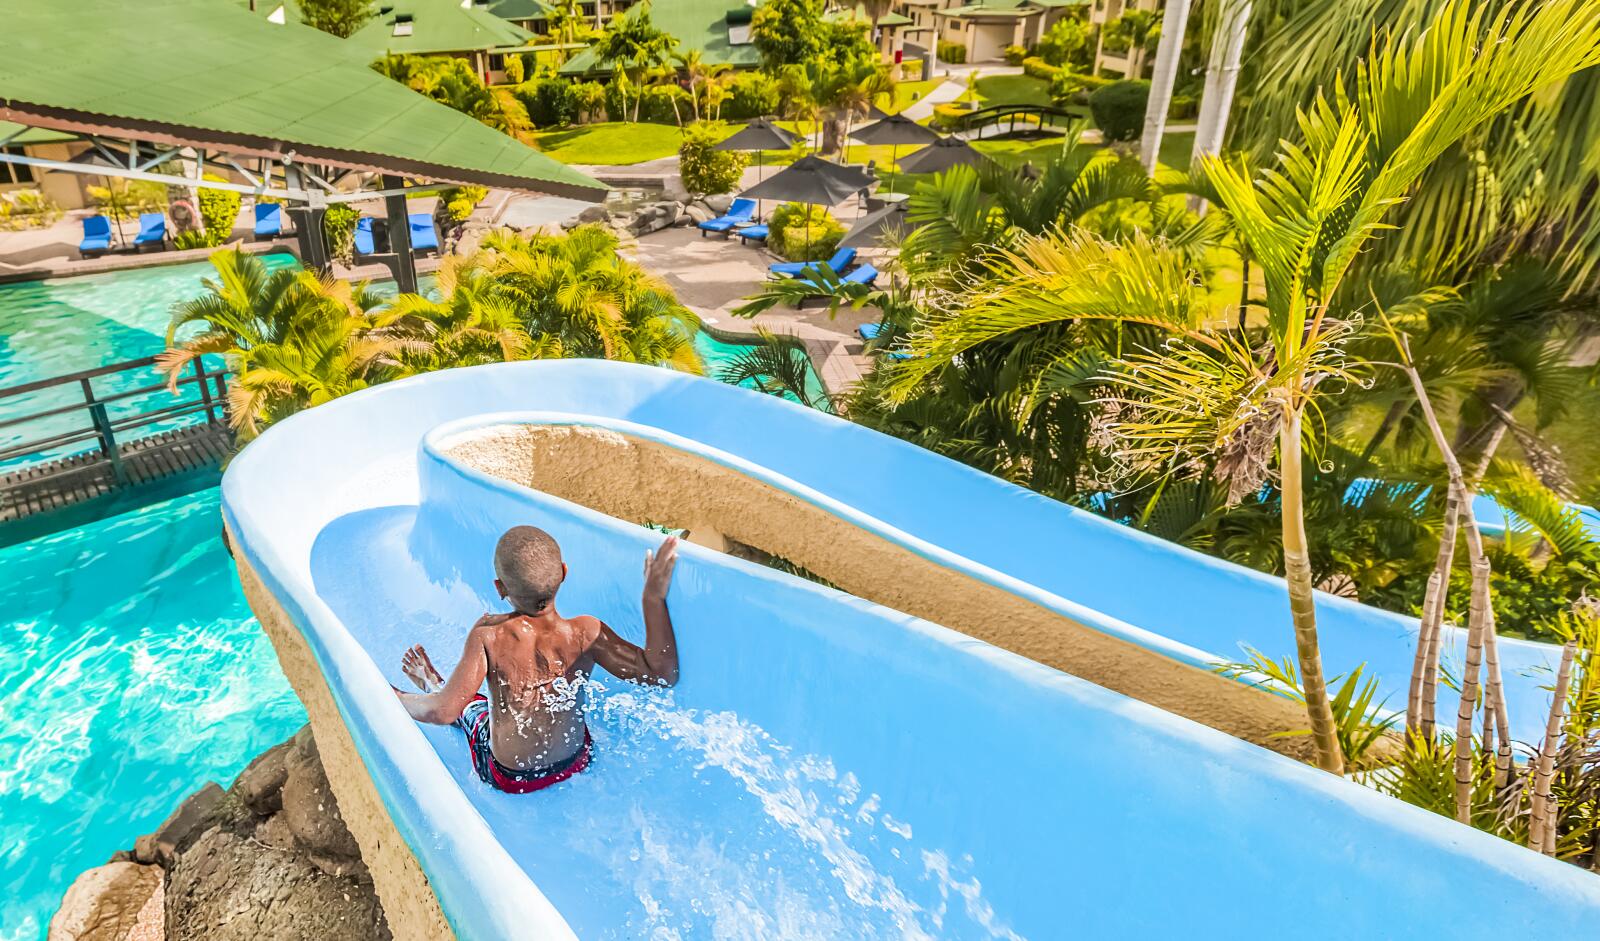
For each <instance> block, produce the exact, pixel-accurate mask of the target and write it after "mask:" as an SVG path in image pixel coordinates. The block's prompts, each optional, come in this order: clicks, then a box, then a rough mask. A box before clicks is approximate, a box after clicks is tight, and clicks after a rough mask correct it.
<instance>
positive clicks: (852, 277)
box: [804, 265, 878, 335]
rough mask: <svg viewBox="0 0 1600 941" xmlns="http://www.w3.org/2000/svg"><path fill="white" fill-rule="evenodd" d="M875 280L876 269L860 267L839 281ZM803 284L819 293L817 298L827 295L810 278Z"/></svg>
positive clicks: (869, 282) (849, 282) (854, 282)
mask: <svg viewBox="0 0 1600 941" xmlns="http://www.w3.org/2000/svg"><path fill="white" fill-rule="evenodd" d="M877 280H878V269H876V268H874V267H872V266H871V265H862V266H861V267H859V268H857V269H856V270H854V271H852V272H850V273H849V274H847V275H845V276H844V277H842V278H840V279H839V281H840V282H841V283H843V284H872V283H873V282H875V281H877ZM804 283H806V284H809V285H811V286H813V287H815V288H816V289H817V291H818V292H819V293H818V295H817V296H818V297H821V296H823V295H824V294H826V293H827V292H826V291H824V290H823V287H822V285H820V284H817V282H815V281H813V280H811V279H810V278H806V279H805V281H804ZM874 335H876V334H874Z"/></svg>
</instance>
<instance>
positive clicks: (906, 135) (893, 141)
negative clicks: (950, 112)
mask: <svg viewBox="0 0 1600 941" xmlns="http://www.w3.org/2000/svg"><path fill="white" fill-rule="evenodd" d="M850 136H851V137H853V138H855V139H856V140H857V141H860V142H861V143H863V144H878V145H883V144H888V145H889V163H890V164H891V165H893V164H894V162H895V158H896V157H897V156H899V153H900V145H901V144H908V145H909V144H930V143H932V142H934V141H936V140H938V139H939V135H938V133H937V132H935V131H933V130H931V129H929V128H926V127H924V126H922V125H921V124H918V123H917V122H915V121H913V120H911V119H910V118H908V117H906V116H905V115H903V114H891V115H889V116H888V117H886V118H884V119H883V120H881V121H879V122H877V123H876V124H869V125H867V126H866V127H864V128H862V129H860V130H859V131H855V132H854V133H852V134H851V135H850Z"/></svg>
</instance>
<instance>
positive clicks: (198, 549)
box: [0, 489, 305, 941]
mask: <svg viewBox="0 0 1600 941" xmlns="http://www.w3.org/2000/svg"><path fill="white" fill-rule="evenodd" d="M220 528H221V522H220V518H219V516H218V495H217V491H216V490H215V489H212V490H207V491H203V492H200V493H196V494H192V495H190V496H187V497H182V498H180V499H176V500H171V501H168V502H165V503H159V504H155V505H153V506H149V507H146V508H145V509H143V510H139V511H137V512H134V513H128V514H125V515H122V516H116V517H112V518H110V519H106V520H101V521H100V522H97V523H93V524H91V525H88V526H83V527H80V528H78V529H72V530H67V531H65V532H61V533H56V534H54V535H50V536H46V537H43V538H40V539H36V540H33V541H32V542H25V543H20V544H18V545H15V546H11V547H8V548H5V549H0V573H4V581H5V584H6V589H5V591H3V592H0V649H3V650H4V651H5V664H6V669H5V671H4V673H3V675H0V884H4V885H5V887H6V904H5V905H4V906H0V939H3V941H38V939H40V938H42V937H44V930H45V926H46V925H47V924H48V922H49V920H50V916H51V914H52V913H53V912H54V910H55V907H56V905H57V904H58V903H59V901H60V898H61V894H62V892H64V891H65V890H66V888H67V886H68V885H69V884H70V883H71V882H72V880H73V879H74V878H75V877H76V876H77V875H78V873H80V872H82V871H83V870H84V869H87V868H89V867H91V866H97V865H100V864H101V863H103V862H105V861H106V859H107V857H109V856H110V855H111V853H113V852H114V851H116V850H118V849H125V848H128V847H129V846H131V845H132V842H133V839H134V838H135V837H136V836H138V835H140V834H142V833H148V832H149V831H151V830H153V829H155V828H156V826H158V825H159V824H160V823H161V821H162V820H163V819H165V818H166V816H167V814H168V813H170V812H171V811H172V809H173V808H174V807H175V806H176V804H177V802H178V800H179V799H181V798H182V797H183V796H184V795H186V794H188V793H189V792H191V791H193V790H194V789H195V788H197V787H199V786H200V785H201V784H204V783H205V782H206V781H208V780H211V781H217V782H218V783H221V784H224V785H225V784H227V783H228V782H230V781H231V780H232V779H233V777H234V775H236V774H238V772H239V771H240V770H241V769H242V768H243V767H244V765H245V764H246V763H247V762H248V761H249V760H250V759H251V758H252V757H254V756H255V755H256V754H257V753H258V752H260V751H261V750H263V749H265V748H266V747H268V746H270V745H272V744H274V743H276V742H278V741H281V740H283V739H284V738H286V737H288V736H289V735H290V734H292V733H293V732H294V730H295V729H297V728H299V727H300V725H301V724H302V723H304V722H305V713H304V711H303V710H302V709H301V707H300V703H299V700H297V699H296V698H295V696H294V693H293V692H292V691H291V690H290V688H289V684H288V682H287V681H286V680H285V679H284V677H283V674H282V673H281V672H280V671H279V669H278V662H277V659H276V658H275V657H274V655H273V652H272V647H271V645H270V643H269V642H268V641H267V639H266V637H265V636H264V635H263V634H262V633H261V631H260V629H259V627H258V626H257V625H256V622H255V620H254V618H252V617H251V615H250V610H249V608H248V607H247V606H246V605H245V603H244V599H243V597H242V595H241V594H240V591H239V585H238V581H237V579H236V577H235V575H234V570H233V565H232V562H231V560H230V559H229V558H228V554H227V552H226V550H224V548H223V546H222V542H221V540H220V538H219V531H220Z"/></svg>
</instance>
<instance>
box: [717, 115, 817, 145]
mask: <svg viewBox="0 0 1600 941" xmlns="http://www.w3.org/2000/svg"><path fill="white" fill-rule="evenodd" d="M799 139H800V135H799V134H796V133H794V132H793V131H786V130H784V129H783V128H781V127H779V126H778V125H776V124H773V123H772V122H771V121H768V120H767V119H766V118H756V119H755V120H754V121H751V122H750V123H749V124H747V125H745V126H744V128H742V129H741V130H740V131H739V133H737V134H735V135H733V136H732V137H730V138H728V139H727V140H725V141H723V142H722V143H720V144H715V145H713V146H712V148H711V149H712V150H788V149H789V148H790V147H793V146H794V145H795V142H796V141H798V140H799Z"/></svg>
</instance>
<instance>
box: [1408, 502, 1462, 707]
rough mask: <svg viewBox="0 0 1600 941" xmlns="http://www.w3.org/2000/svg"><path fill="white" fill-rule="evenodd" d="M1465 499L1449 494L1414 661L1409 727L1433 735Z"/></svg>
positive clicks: (1420, 622) (1429, 579) (1419, 626)
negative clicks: (1441, 655) (1442, 640)
mask: <svg viewBox="0 0 1600 941" xmlns="http://www.w3.org/2000/svg"><path fill="white" fill-rule="evenodd" d="M1460 518H1461V503H1460V501H1459V499H1457V497H1456V495H1455V493H1454V492H1452V493H1451V494H1450V495H1449V496H1448V497H1446V498H1445V506H1444V524H1443V525H1442V526H1441V527H1440V529H1439V554H1438V556H1437V557H1436V559H1435V561H1434V565H1433V571H1432V572H1431V573H1429V575H1428V590H1427V594H1426V595H1424V596H1423V599H1422V618H1421V620H1420V621H1419V622H1418V627H1417V655H1416V658H1415V659H1414V660H1413V661H1412V664H1411V688H1410V690H1409V694H1408V695H1407V696H1406V730H1407V731H1409V732H1411V733H1412V734H1415V735H1421V736H1423V737H1424V738H1432V737H1433V724H1434V714H1433V701H1434V695H1433V694H1434V691H1435V690H1436V689H1437V684H1438V677H1439V637H1440V634H1441V633H1442V631H1443V626H1444V606H1445V599H1446V598H1447V597H1448V596H1449V592H1450V568H1451V566H1452V565H1453V564H1454V561H1455V551H1456V524H1457V521H1458V520H1459V519H1460Z"/></svg>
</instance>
